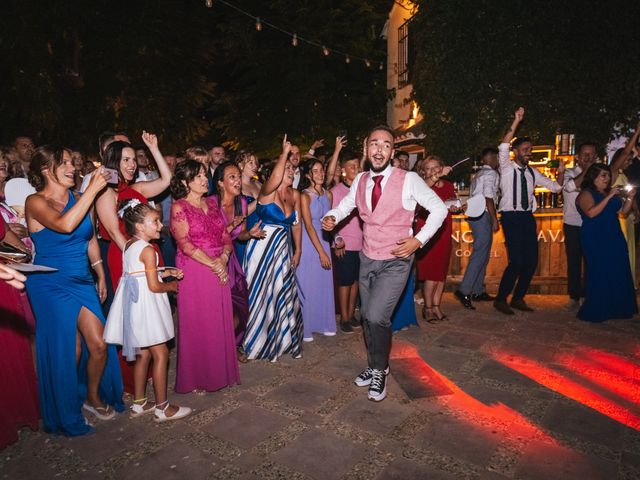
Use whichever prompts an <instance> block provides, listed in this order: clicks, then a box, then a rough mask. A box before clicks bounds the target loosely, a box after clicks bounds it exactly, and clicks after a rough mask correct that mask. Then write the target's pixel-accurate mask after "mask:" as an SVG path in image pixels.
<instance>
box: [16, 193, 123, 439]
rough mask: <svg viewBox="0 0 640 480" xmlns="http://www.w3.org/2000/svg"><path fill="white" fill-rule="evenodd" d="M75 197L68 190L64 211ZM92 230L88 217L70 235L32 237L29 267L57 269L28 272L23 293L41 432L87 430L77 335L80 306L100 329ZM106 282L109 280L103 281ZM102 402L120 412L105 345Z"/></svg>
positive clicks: (114, 357)
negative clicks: (30, 323)
mask: <svg viewBox="0 0 640 480" xmlns="http://www.w3.org/2000/svg"><path fill="white" fill-rule="evenodd" d="M75 203H76V199H75V197H74V196H73V194H72V193H71V192H69V202H68V203H67V205H66V206H65V208H64V209H63V210H62V213H64V212H66V211H67V210H69V209H70V208H71V207H73V205H74V204H75ZM93 232H94V228H93V224H92V222H91V216H90V215H89V214H88V213H87V215H86V216H85V217H84V219H83V220H82V222H80V224H79V225H78V227H77V228H76V229H75V230H74V231H73V232H71V233H68V234H67V233H58V232H55V231H53V230H50V229H48V228H44V229H42V230H40V231H39V232H36V233H33V234H32V235H31V238H32V240H33V243H34V244H35V247H36V257H35V259H34V263H36V264H39V265H45V266H47V267H53V268H57V269H58V271H57V272H51V273H38V274H30V275H29V277H28V278H27V283H26V287H27V293H28V294H29V300H30V301H31V306H32V308H33V313H34V314H35V317H36V353H37V354H36V360H37V371H38V395H39V397H40V412H41V414H42V420H43V422H44V428H45V431H47V432H50V433H62V434H65V435H70V436H73V435H82V434H85V433H88V432H90V431H92V430H93V429H92V427H90V426H89V425H87V423H86V422H85V420H84V417H83V416H82V413H81V408H82V403H83V402H84V401H85V399H86V397H87V360H88V356H89V355H88V351H87V346H86V344H85V343H84V340H83V341H82V353H81V357H80V364H79V366H78V368H77V369H76V332H77V323H78V315H79V313H80V310H81V309H82V307H85V308H87V309H89V310H90V311H91V312H93V314H94V315H95V316H96V317H98V319H99V320H100V321H101V322H102V324H103V325H104V323H105V319H104V316H103V315H102V307H101V306H100V300H99V298H98V293H97V292H96V287H95V283H94V280H93V277H92V276H91V273H90V271H89V258H88V255H87V249H88V244H89V240H90V239H91V237H92V236H93ZM107 281H108V279H107ZM98 392H99V394H100V397H101V398H102V400H103V401H104V402H105V403H107V404H109V405H112V406H113V407H114V408H115V409H116V411H119V412H121V411H123V410H124V404H123V403H122V377H121V375H120V365H119V364H118V354H117V351H116V347H115V346H113V345H110V346H108V347H107V362H106V365H105V367H104V372H103V374H102V379H101V380H100V386H99V390H98Z"/></svg>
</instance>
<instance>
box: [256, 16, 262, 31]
mask: <svg viewBox="0 0 640 480" xmlns="http://www.w3.org/2000/svg"><path fill="white" fill-rule="evenodd" d="M256 30H257V31H259V32H261V31H262V22H261V21H260V17H256Z"/></svg>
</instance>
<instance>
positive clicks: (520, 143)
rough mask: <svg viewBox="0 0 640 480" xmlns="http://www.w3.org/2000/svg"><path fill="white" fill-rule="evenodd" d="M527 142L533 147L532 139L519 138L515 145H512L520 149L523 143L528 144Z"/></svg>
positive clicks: (514, 142)
mask: <svg viewBox="0 0 640 480" xmlns="http://www.w3.org/2000/svg"><path fill="white" fill-rule="evenodd" d="M527 142H529V143H530V144H532V145H533V141H531V138H529V137H518V138H516V139H515V140H514V141H513V143H512V144H511V147H513V148H518V147H519V146H520V145H522V144H523V143H527Z"/></svg>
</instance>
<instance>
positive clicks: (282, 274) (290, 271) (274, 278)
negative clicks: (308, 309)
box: [243, 203, 303, 361]
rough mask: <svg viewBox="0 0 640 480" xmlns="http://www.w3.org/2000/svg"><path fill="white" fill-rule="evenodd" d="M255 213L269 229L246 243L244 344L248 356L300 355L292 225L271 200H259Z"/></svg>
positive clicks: (265, 228)
mask: <svg viewBox="0 0 640 480" xmlns="http://www.w3.org/2000/svg"><path fill="white" fill-rule="evenodd" d="M255 212H256V215H257V217H258V219H260V220H262V228H263V229H264V230H265V231H266V232H267V236H266V238H264V239H261V240H258V239H253V238H252V239H251V240H249V242H248V244H247V250H246V255H245V258H244V265H243V267H244V271H245V273H246V275H247V284H248V286H249V321H248V323H247V329H246V331H245V335H244V340H243V347H244V351H245V352H246V354H247V358H249V359H267V360H271V361H276V360H278V358H279V357H280V356H281V355H284V354H285V353H290V354H291V355H292V356H293V357H294V358H295V357H299V356H301V355H302V328H303V327H302V313H301V310H300V302H299V300H298V291H297V285H296V277H295V270H294V268H293V266H292V265H291V259H292V252H291V226H292V225H293V224H294V223H295V222H296V215H295V212H294V213H292V214H291V215H289V216H288V217H285V214H284V212H283V211H282V209H281V208H280V207H279V206H278V205H277V204H275V203H269V204H267V205H262V204H258V205H257V207H256V211H255Z"/></svg>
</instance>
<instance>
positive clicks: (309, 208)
mask: <svg viewBox="0 0 640 480" xmlns="http://www.w3.org/2000/svg"><path fill="white" fill-rule="evenodd" d="M301 170H302V171H301V175H300V185H299V186H298V189H299V190H300V191H301V192H302V194H301V204H302V209H301V213H302V220H303V222H304V228H303V229H302V256H301V258H300V265H299V266H298V270H297V271H296V277H297V279H298V296H299V297H300V303H301V305H302V319H303V322H304V341H305V342H312V341H313V333H322V334H323V335H327V336H332V335H335V334H336V315H335V304H334V298H333V275H332V272H331V257H330V253H329V252H331V247H330V245H329V241H328V239H327V237H326V236H325V235H326V234H325V233H324V232H323V230H322V226H321V222H322V217H323V216H324V214H325V213H327V212H328V211H329V210H331V192H330V191H329V190H325V188H324V166H323V165H322V162H320V160H317V159H315V158H312V159H309V160H307V161H306V162H305V163H304V164H303V165H302V169H301Z"/></svg>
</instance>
